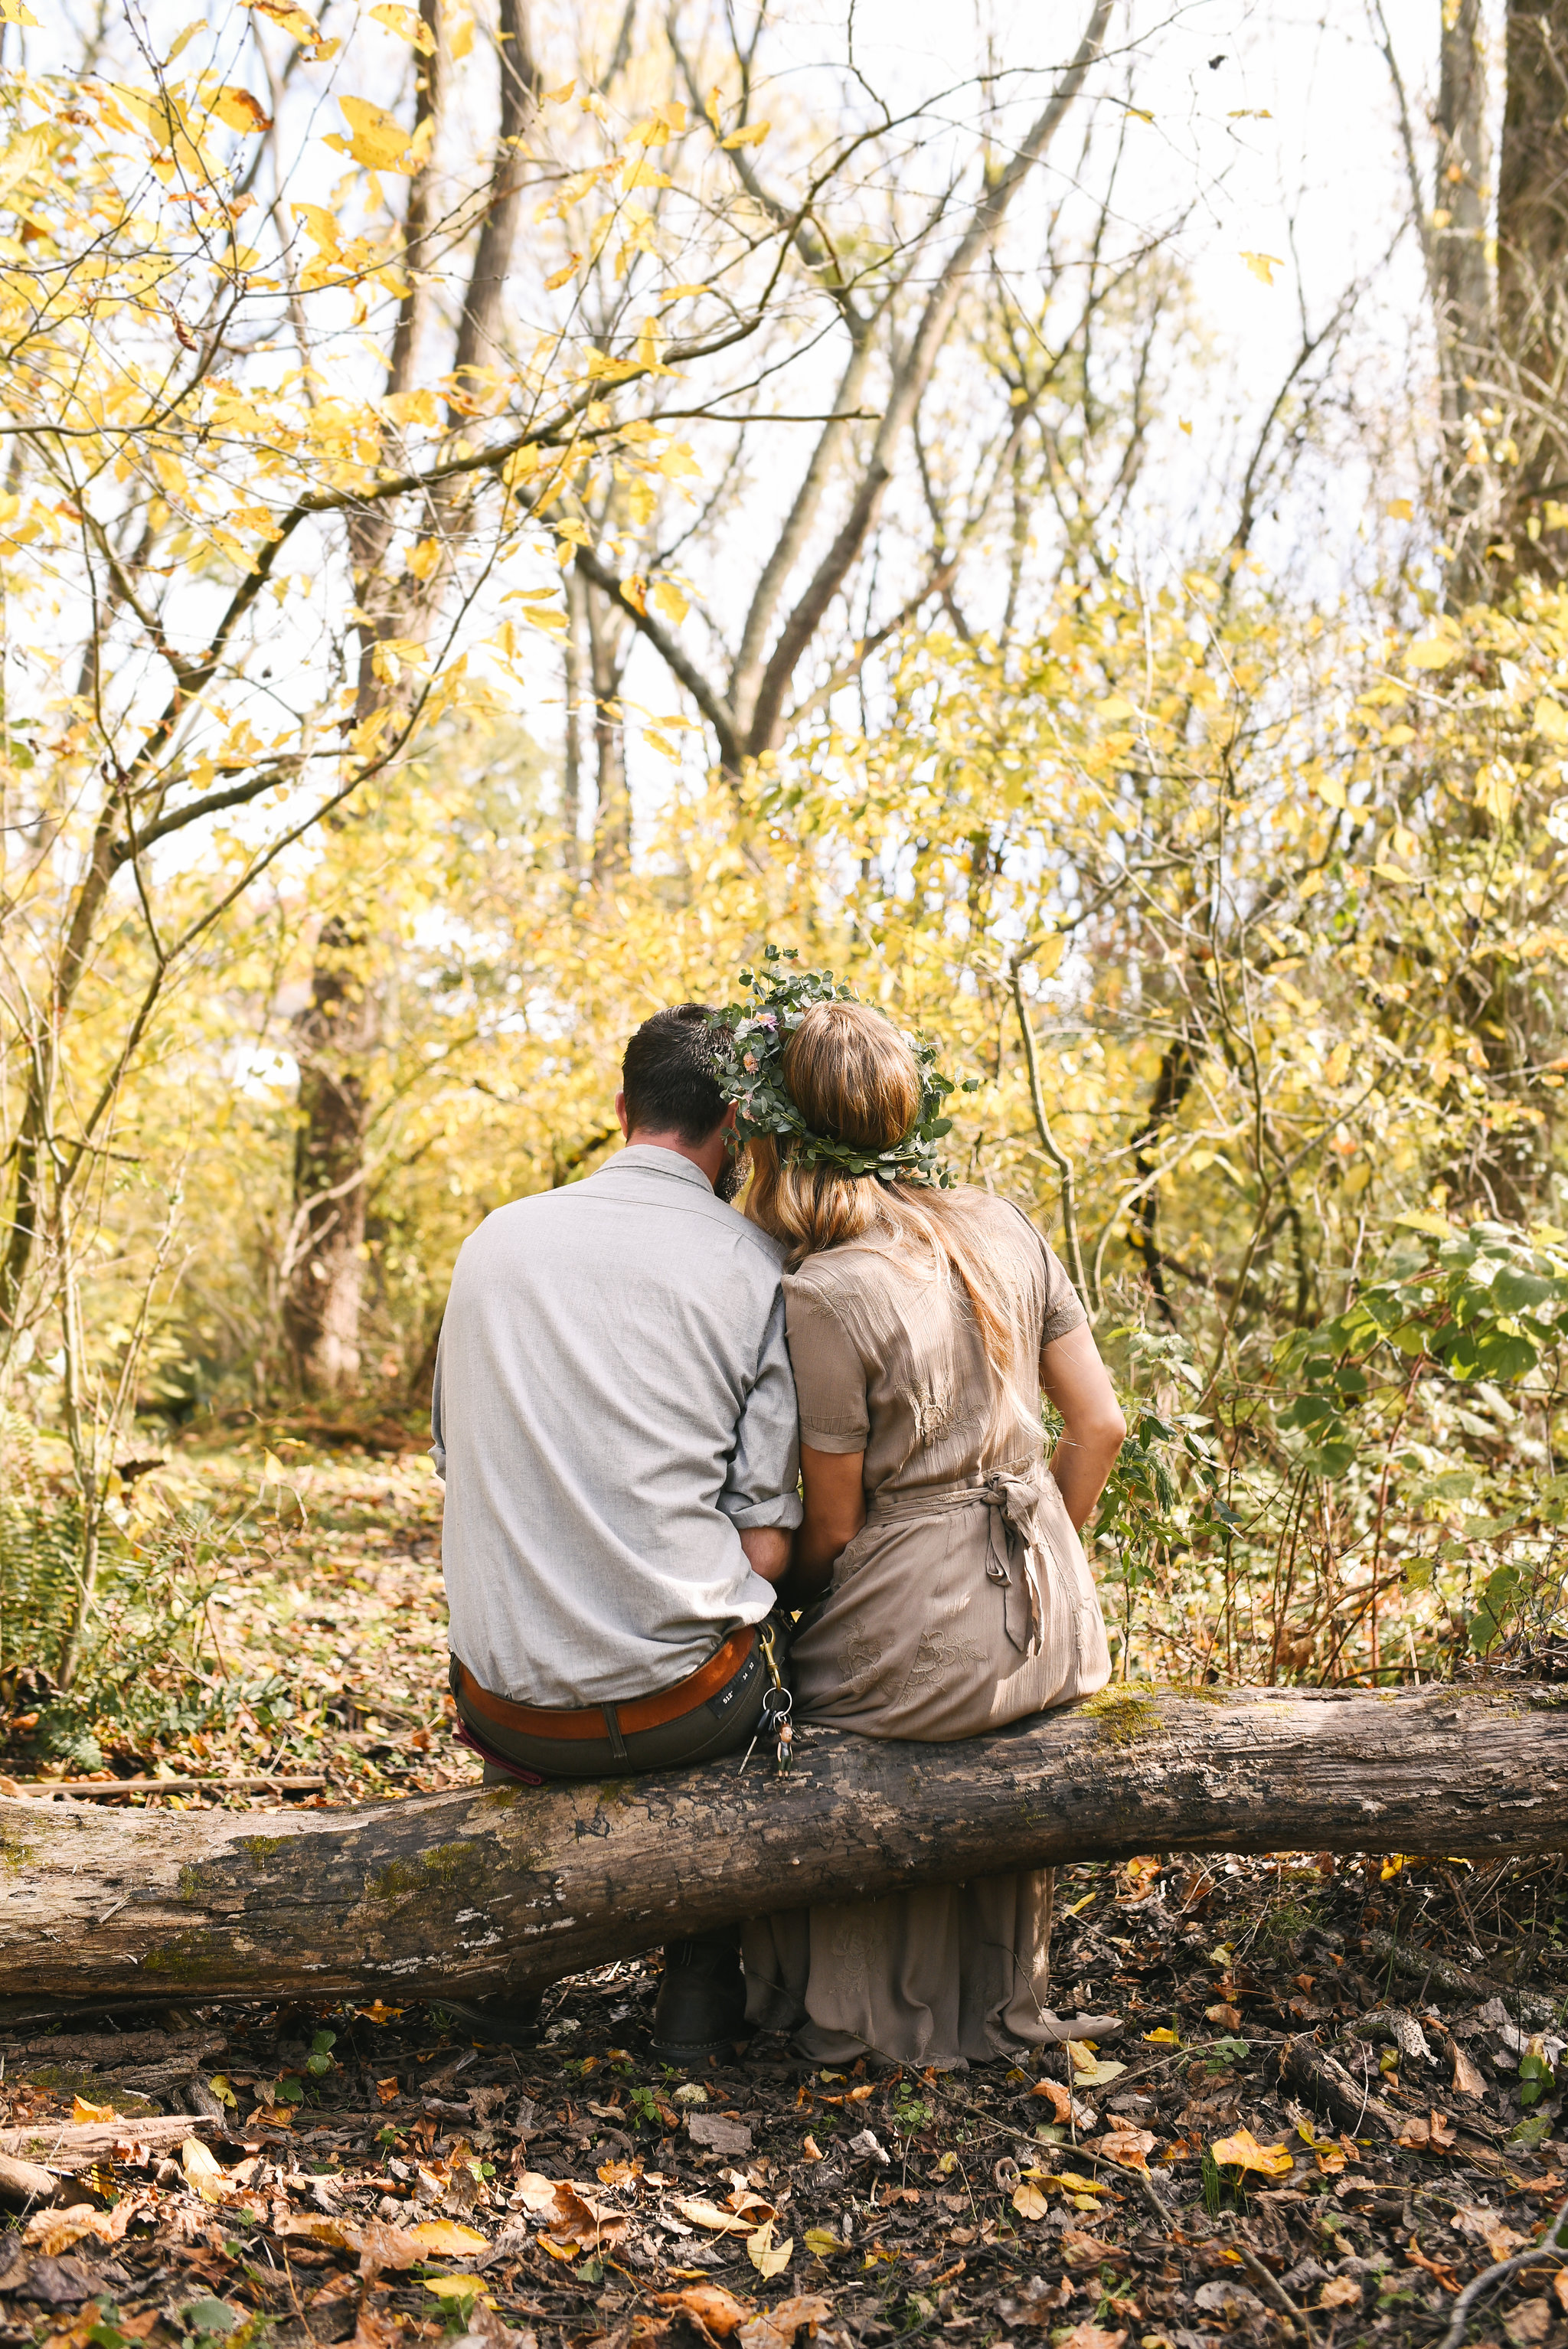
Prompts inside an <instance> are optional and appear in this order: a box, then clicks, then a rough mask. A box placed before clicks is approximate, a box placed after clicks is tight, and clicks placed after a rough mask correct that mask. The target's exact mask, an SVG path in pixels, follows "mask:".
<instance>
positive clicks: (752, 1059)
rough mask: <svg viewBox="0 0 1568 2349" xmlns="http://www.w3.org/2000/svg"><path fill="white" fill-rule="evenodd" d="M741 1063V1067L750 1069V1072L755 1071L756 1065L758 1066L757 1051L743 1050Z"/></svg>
mask: <svg viewBox="0 0 1568 2349" xmlns="http://www.w3.org/2000/svg"><path fill="white" fill-rule="evenodd" d="M740 1065H741V1067H742V1068H743V1069H745V1070H746V1071H748V1073H750V1072H752V1071H755V1069H756V1067H757V1055H756V1053H755V1052H743V1053H742V1054H741V1056H740Z"/></svg>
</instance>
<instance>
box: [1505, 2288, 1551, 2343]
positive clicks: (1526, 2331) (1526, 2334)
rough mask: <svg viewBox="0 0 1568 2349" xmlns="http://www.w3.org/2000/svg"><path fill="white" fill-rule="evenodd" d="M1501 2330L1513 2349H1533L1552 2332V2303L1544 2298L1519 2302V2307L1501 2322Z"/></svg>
mask: <svg viewBox="0 0 1568 2349" xmlns="http://www.w3.org/2000/svg"><path fill="white" fill-rule="evenodd" d="M1502 2329H1503V2331H1504V2332H1505V2333H1507V2335H1508V2337H1509V2340H1510V2341H1511V2343H1512V2344H1513V2349H1535V2344H1536V2343H1537V2342H1539V2341H1544V2340H1545V2339H1546V2337H1547V2335H1548V2333H1550V2332H1551V2330H1552V2302H1550V2301H1549V2300H1547V2299H1544V2298H1537V2299H1534V2300H1524V2301H1521V2302H1520V2304H1519V2306H1518V2307H1517V2308H1516V2309H1514V2310H1513V2311H1512V2313H1511V2314H1510V2315H1507V2316H1505V2317H1504V2318H1503V2320H1502Z"/></svg>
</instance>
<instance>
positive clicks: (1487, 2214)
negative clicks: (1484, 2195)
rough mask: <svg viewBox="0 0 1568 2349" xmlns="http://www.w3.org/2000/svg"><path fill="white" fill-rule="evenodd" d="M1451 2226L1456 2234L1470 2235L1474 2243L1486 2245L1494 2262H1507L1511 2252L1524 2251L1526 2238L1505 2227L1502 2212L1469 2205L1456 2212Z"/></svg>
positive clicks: (1450, 2221) (1451, 2220)
mask: <svg viewBox="0 0 1568 2349" xmlns="http://www.w3.org/2000/svg"><path fill="white" fill-rule="evenodd" d="M1449 2226H1450V2227H1452V2229H1453V2230H1454V2231H1455V2233H1456V2234H1460V2235H1469V2236H1470V2240H1472V2241H1473V2242H1478V2243H1484V2244H1485V2245H1486V2247H1487V2250H1488V2251H1490V2252H1491V2256H1492V2258H1493V2259H1494V2260H1506V2259H1507V2258H1508V2256H1509V2254H1510V2253H1511V2252H1512V2251H1522V2250H1523V2249H1524V2240H1525V2239H1524V2237H1523V2236H1522V2235H1516V2234H1515V2233H1514V2231H1513V2229H1512V2228H1511V2227H1507V2226H1504V2224H1503V2221H1502V2217H1501V2212H1499V2211H1496V2210H1487V2209H1481V2208H1480V2207H1478V2206H1477V2205H1475V2204H1473V2203H1471V2204H1467V2205H1466V2206H1465V2207H1464V2208H1463V2209H1459V2210H1456V2211H1455V2212H1454V2215H1453V2217H1452V2218H1451V2219H1450V2220H1449Z"/></svg>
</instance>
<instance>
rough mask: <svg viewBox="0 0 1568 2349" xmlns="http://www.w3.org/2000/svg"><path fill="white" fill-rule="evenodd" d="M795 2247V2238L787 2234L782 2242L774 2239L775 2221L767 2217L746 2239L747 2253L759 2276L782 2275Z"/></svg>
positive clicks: (765, 2277)
mask: <svg viewBox="0 0 1568 2349" xmlns="http://www.w3.org/2000/svg"><path fill="white" fill-rule="evenodd" d="M794 2249H795V2239H794V2237H793V2236H792V2235H786V2236H785V2238H784V2240H783V2241H782V2242H781V2243H776V2242H775V2241H774V2240H773V2221H772V2220H771V2219H765V2220H763V2222H762V2224H761V2226H760V2227H758V2230H757V2231H756V2233H755V2234H753V2235H748V2237H747V2239H746V2255H747V2257H748V2259H749V2261H751V2264H752V2266H753V2267H754V2268H755V2269H756V2270H757V2272H758V2275H759V2276H761V2277H763V2278H764V2280H766V2279H767V2278H768V2277H769V2276H776V2275H782V2274H783V2272H784V2271H785V2269H786V2268H787V2267H788V2266H789V2257H790V2254H791V2252H792V2251H794Z"/></svg>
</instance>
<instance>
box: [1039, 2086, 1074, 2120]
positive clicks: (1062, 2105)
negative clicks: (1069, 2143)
mask: <svg viewBox="0 0 1568 2349" xmlns="http://www.w3.org/2000/svg"><path fill="white" fill-rule="evenodd" d="M1030 2093H1031V2095H1037V2096H1044V2097H1045V2099H1046V2101H1047V2104H1048V2105H1049V2106H1050V2108H1051V2114H1052V2117H1053V2118H1054V2119H1056V2120H1057V2121H1059V2122H1060V2123H1061V2124H1062V2126H1063V2127H1066V2126H1067V2120H1068V2114H1069V2113H1070V2112H1071V2111H1072V2105H1073V2100H1072V2096H1071V2095H1070V2094H1069V2092H1068V2090H1067V2089H1066V2088H1064V2087H1063V2085H1062V2084H1061V2082H1060V2081H1059V2080H1039V2081H1037V2083H1036V2084H1035V2086H1034V2088H1033V2089H1032V2090H1031V2091H1030Z"/></svg>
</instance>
